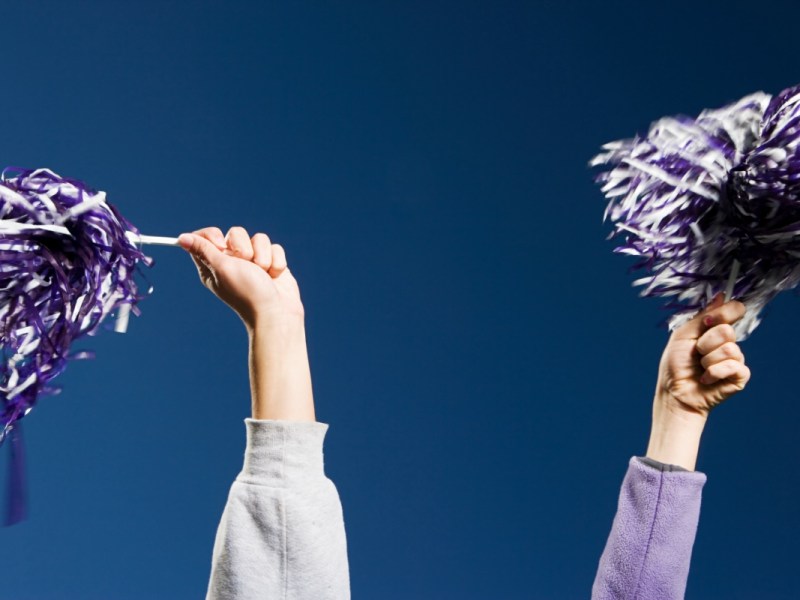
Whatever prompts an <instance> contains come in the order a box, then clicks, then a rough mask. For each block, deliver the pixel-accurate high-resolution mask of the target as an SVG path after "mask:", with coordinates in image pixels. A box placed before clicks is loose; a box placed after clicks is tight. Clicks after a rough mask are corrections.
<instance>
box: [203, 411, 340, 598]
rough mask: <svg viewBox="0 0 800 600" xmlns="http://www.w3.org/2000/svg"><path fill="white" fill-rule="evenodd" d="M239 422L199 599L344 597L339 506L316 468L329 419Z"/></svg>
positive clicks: (320, 465)
mask: <svg viewBox="0 0 800 600" xmlns="http://www.w3.org/2000/svg"><path fill="white" fill-rule="evenodd" d="M245 425H246V427H247V448H246V450H245V456H244V467H243V468H242V472H241V473H239V475H238V477H237V478H236V481H235V482H234V483H233V486H232V487H231V490H230V493H229V495H228V502H227V504H226V505H225V511H224V513H223V514H222V520H221V521H220V524H219V528H218V529H217V537H216V540H215V542H214V554H213V559H212V564H211V579H210V581H209V585H208V595H207V596H206V598H207V599H209V600H222V599H229V598H230V599H233V598H235V599H237V600H244V599H251V598H252V599H256V598H259V599H266V598H269V599H270V600H278V599H280V600H304V599H308V600H312V599H313V600H342V599H348V598H350V578H349V573H348V565H347V544H346V541H345V533H344V520H343V518H342V506H341V503H340V502H339V495H338V494H337V492H336V488H335V487H334V485H333V482H331V481H330V480H329V479H328V478H327V477H325V473H324V470H323V462H322V442H323V439H324V437H325V432H326V431H327V429H328V426H327V425H324V424H322V423H306V422H290V421H256V420H254V419H247V420H245Z"/></svg>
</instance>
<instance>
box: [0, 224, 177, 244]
mask: <svg viewBox="0 0 800 600" xmlns="http://www.w3.org/2000/svg"><path fill="white" fill-rule="evenodd" d="M22 231H52V232H53V233H61V234H63V235H68V236H70V237H72V234H71V233H70V232H69V229H67V228H66V227H64V226H62V225H44V224H39V223H18V222H17V221H12V220H10V219H0V233H2V232H9V233H18V232H22ZM125 235H126V236H127V237H128V239H129V240H130V241H131V242H133V243H134V244H149V245H151V246H177V245H178V238H174V237H164V236H161V235H139V234H136V233H133V232H132V231H128V232H126V233H125Z"/></svg>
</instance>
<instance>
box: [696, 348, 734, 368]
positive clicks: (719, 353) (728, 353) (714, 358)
mask: <svg viewBox="0 0 800 600" xmlns="http://www.w3.org/2000/svg"><path fill="white" fill-rule="evenodd" d="M726 360H738V361H739V362H740V363H744V354H743V353H742V350H741V348H739V346H738V345H737V344H735V343H733V342H725V343H724V344H722V346H720V347H719V348H717V349H716V350H712V351H711V352H709V353H708V354H706V355H705V356H704V357H703V358H701V359H700V364H701V365H702V366H703V368H704V369H708V368H709V367H710V366H711V365H714V364H716V363H719V362H723V361H726Z"/></svg>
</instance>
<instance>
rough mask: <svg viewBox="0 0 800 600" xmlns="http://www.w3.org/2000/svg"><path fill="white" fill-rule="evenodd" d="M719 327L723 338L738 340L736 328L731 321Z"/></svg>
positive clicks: (730, 340) (731, 340)
mask: <svg viewBox="0 0 800 600" xmlns="http://www.w3.org/2000/svg"><path fill="white" fill-rule="evenodd" d="M717 329H718V332H719V335H720V336H721V337H722V339H724V340H726V341H729V342H733V341H735V340H736V330H734V328H733V325H731V324H729V323H722V324H720V325H717Z"/></svg>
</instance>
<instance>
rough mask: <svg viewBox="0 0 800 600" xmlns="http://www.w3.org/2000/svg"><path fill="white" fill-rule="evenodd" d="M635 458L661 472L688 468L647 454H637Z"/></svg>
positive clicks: (685, 470)
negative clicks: (664, 461)
mask: <svg viewBox="0 0 800 600" xmlns="http://www.w3.org/2000/svg"><path fill="white" fill-rule="evenodd" d="M636 460H638V461H639V462H640V463H642V464H645V465H647V466H648V467H653V468H654V469H658V470H659V471H661V472H662V473H673V472H686V473H688V472H689V469H684V468H683V467H681V466H679V465H669V464H667V463H662V462H659V461H657V460H656V459H654V458H650V457H649V456H637V457H636Z"/></svg>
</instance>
